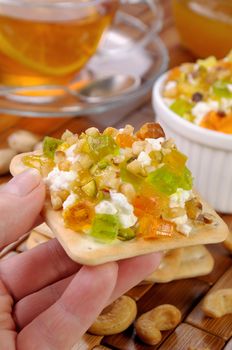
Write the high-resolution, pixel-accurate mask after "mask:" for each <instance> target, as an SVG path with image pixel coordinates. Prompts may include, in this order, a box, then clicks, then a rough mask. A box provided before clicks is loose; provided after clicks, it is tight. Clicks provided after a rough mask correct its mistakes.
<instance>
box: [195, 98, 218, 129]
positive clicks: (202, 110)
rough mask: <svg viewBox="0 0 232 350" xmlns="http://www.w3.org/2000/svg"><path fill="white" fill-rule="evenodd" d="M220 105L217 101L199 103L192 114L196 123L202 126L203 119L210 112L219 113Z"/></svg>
mask: <svg viewBox="0 0 232 350" xmlns="http://www.w3.org/2000/svg"><path fill="white" fill-rule="evenodd" d="M218 109H219V103H218V102H217V101H209V102H199V103H197V104H196V105H195V106H194V107H193V108H192V114H193V116H194V117H195V120H194V123H195V124H200V123H201V121H202V119H203V117H204V116H205V115H206V114H208V113H209V112H210V111H215V112H216V111H218Z"/></svg>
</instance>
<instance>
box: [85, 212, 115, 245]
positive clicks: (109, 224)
mask: <svg viewBox="0 0 232 350" xmlns="http://www.w3.org/2000/svg"><path fill="white" fill-rule="evenodd" d="M118 230H119V221H118V218H117V216H116V215H110V214H96V216H95V218H94V221H93V225H92V228H91V232H90V235H91V236H92V237H94V238H95V239H96V240H98V241H100V242H107V243H109V242H112V241H113V240H114V239H116V238H117V235H118Z"/></svg>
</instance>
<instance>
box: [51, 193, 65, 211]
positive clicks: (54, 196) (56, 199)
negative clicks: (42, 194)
mask: <svg viewBox="0 0 232 350" xmlns="http://www.w3.org/2000/svg"><path fill="white" fill-rule="evenodd" d="M51 203H52V208H53V209H54V210H59V209H61V208H62V206H63V201H62V199H61V198H60V196H59V195H58V193H57V192H52V191H51Z"/></svg>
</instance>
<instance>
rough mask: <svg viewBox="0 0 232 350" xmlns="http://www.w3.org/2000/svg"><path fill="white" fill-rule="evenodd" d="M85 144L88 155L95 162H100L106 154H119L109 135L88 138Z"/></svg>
mask: <svg viewBox="0 0 232 350" xmlns="http://www.w3.org/2000/svg"><path fill="white" fill-rule="evenodd" d="M87 144H88V149H89V152H88V153H89V155H90V156H91V157H92V158H93V159H94V160H95V161H100V160H101V159H102V158H104V157H105V156H107V155H108V154H111V155H117V154H118V153H119V147H118V145H117V144H116V142H115V141H114V139H113V138H112V137H111V136H109V135H99V136H88V137H87Z"/></svg>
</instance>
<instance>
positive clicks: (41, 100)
mask: <svg viewBox="0 0 232 350" xmlns="http://www.w3.org/2000/svg"><path fill="white" fill-rule="evenodd" d="M140 83H141V79H140V77H138V76H133V75H124V74H115V75H112V76H108V77H104V78H100V79H97V80H94V81H93V82H90V83H88V84H86V85H85V86H84V87H83V88H81V89H80V90H78V91H77V90H75V89H73V88H72V87H71V86H61V85H53V86H50V85H40V86H27V87H12V88H11V87H6V88H5V87H4V88H1V89H0V96H4V97H6V98H8V99H10V100H14V101H17V102H21V103H32V104H46V103H52V102H54V101H56V100H58V99H60V98H63V97H64V96H65V95H67V94H68V95H72V96H74V97H77V98H78V99H79V100H81V101H84V102H87V103H100V102H108V103H109V102H110V101H113V100H115V99H120V96H121V95H122V94H125V93H128V92H130V91H132V90H134V89H135V88H137V87H138V86H139V85H140ZM48 90H51V95H48V94H46V95H43V94H38V96H29V95H27V93H32V92H38V93H39V92H43V91H48ZM54 90H56V92H60V93H56V94H55V95H52V91H54Z"/></svg>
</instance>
